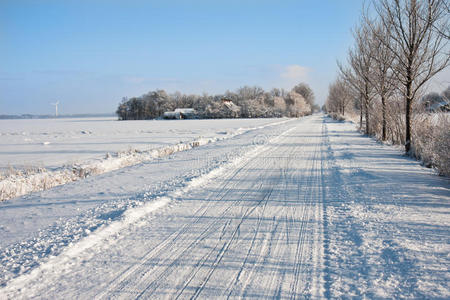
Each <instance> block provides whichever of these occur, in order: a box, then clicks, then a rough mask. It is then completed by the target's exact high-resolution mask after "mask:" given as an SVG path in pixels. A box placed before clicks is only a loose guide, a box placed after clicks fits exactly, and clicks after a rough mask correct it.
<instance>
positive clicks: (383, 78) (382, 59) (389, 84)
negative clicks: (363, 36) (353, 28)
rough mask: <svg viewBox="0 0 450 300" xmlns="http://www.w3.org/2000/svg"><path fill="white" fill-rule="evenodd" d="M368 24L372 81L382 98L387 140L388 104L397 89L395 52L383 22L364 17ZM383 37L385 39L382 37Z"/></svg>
mask: <svg viewBox="0 0 450 300" xmlns="http://www.w3.org/2000/svg"><path fill="white" fill-rule="evenodd" d="M364 20H365V22H366V23H367V26H369V27H370V28H372V32H371V34H370V35H369V36H368V43H369V44H370V46H371V47H372V50H371V53H372V56H373V68H372V72H371V73H370V74H371V77H372V78H371V80H370V83H371V84H372V86H373V88H374V90H375V92H376V93H377V94H378V96H379V97H380V100H381V113H382V134H381V139H382V140H383V141H385V140H386V104H387V100H388V98H389V97H390V96H391V94H392V92H393V91H394V89H395V85H396V83H397V82H396V80H395V79H394V76H393V71H392V66H393V63H394V54H393V53H392V51H391V50H390V48H389V47H387V46H386V45H387V44H391V41H390V36H389V33H388V32H389V31H388V30H387V28H385V27H384V26H382V25H381V24H374V22H372V21H370V20H369V19H368V18H367V17H366V18H365V19H364ZM381 37H382V38H383V40H382V39H381Z"/></svg>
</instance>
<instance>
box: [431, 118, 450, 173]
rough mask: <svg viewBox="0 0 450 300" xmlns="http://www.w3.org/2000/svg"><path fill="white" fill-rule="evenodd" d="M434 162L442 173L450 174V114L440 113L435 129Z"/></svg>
mask: <svg viewBox="0 0 450 300" xmlns="http://www.w3.org/2000/svg"><path fill="white" fill-rule="evenodd" d="M433 144H434V164H435V166H436V168H437V169H438V170H439V172H440V173H441V174H442V175H445V176H450V116H449V115H448V114H447V115H445V114H440V115H439V116H438V120H437V125H436V127H435V129H434V143H433Z"/></svg>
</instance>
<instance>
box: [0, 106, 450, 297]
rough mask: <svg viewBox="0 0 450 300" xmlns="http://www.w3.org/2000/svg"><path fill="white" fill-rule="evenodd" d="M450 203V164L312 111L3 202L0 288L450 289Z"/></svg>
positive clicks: (185, 291)
mask: <svg viewBox="0 0 450 300" xmlns="http://www.w3.org/2000/svg"><path fill="white" fill-rule="evenodd" d="M237 121H239V120H237ZM262 121H264V120H262ZM249 127H250V126H249ZM255 127H258V126H255ZM236 128H238V127H236ZM449 213H450V181H449V179H448V178H442V177H438V176H436V175H435V174H434V173H433V171H432V170H430V169H426V168H423V167H422V166H420V164H419V163H418V162H416V161H414V160H411V159H409V158H407V157H404V156H402V154H401V152H399V151H398V150H396V149H393V148H392V147H388V146H383V145H380V144H378V143H376V142H375V141H374V140H372V139H370V138H367V137H364V136H362V135H360V134H359V133H357V132H356V131H355V130H354V125H352V124H351V123H338V122H334V121H332V120H330V119H328V118H326V117H324V116H323V115H314V116H310V117H305V118H302V119H298V120H292V121H288V122H283V123H278V124H277V125H272V126H265V127H264V126H259V127H258V128H255V129H253V130H246V131H243V132H241V133H240V134H237V135H233V136H230V137H229V138H227V139H221V140H216V141H215V142H214V143H209V144H205V145H203V146H200V147H195V148H192V149H190V150H187V151H181V152H175V153H172V154H171V155H169V156H168V157H161V158H158V159H154V160H149V161H145V162H143V163H140V164H137V165H135V166H133V167H125V168H121V169H118V170H115V171H111V172H108V173H104V174H100V175H98V176H93V177H88V178H85V179H83V180H80V181H77V182H72V183H69V184H66V185H62V186H58V187H55V188H52V189H49V190H47V191H42V192H38V193H32V194H30V195H27V196H24V197H19V198H16V199H11V200H8V201H5V202H2V203H0V299H3V298H5V299H22V298H47V299H48V298H83V299H91V298H94V299H110V298H114V299H116V298H120V299H130V298H132V299H134V298H151V299H154V298H178V297H181V298H204V299H211V298H227V297H230V298H243V297H245V298H258V299H259V298H290V299H292V298H315V299H316V298H330V299H335V298H367V299H373V298H382V299H383V298H388V299H398V298H415V299H417V298H420V299H433V298H434V299H448V298H449V297H450V286H449V282H450V272H449V271H450V267H449V266H450V254H449V253H450V238H449V237H450V218H449V217H448V216H449Z"/></svg>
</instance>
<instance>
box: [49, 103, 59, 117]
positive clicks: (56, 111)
mask: <svg viewBox="0 0 450 300" xmlns="http://www.w3.org/2000/svg"><path fill="white" fill-rule="evenodd" d="M50 104H51V105H54V106H55V117H57V116H58V104H59V101H56V102H55V103H50Z"/></svg>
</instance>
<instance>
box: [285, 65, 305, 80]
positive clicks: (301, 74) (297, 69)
mask: <svg viewBox="0 0 450 300" xmlns="http://www.w3.org/2000/svg"><path fill="white" fill-rule="evenodd" d="M308 72H309V69H308V68H307V67H303V66H300V65H288V66H286V67H285V68H283V70H282V72H281V74H280V77H281V78H283V79H287V80H289V81H295V82H301V81H305V80H306V79H307V77H308Z"/></svg>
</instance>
